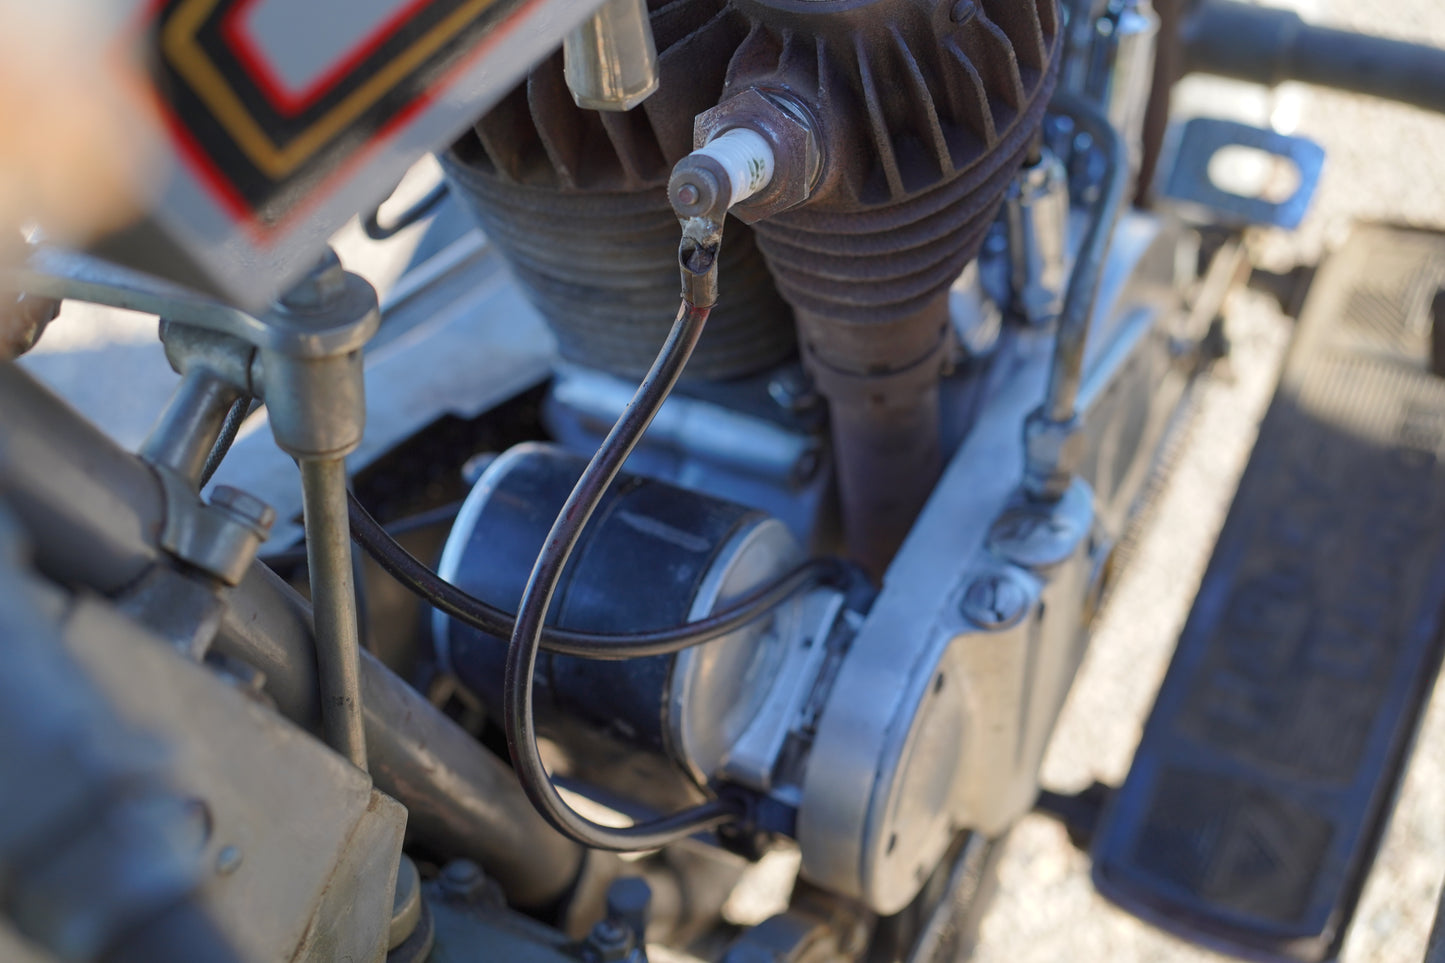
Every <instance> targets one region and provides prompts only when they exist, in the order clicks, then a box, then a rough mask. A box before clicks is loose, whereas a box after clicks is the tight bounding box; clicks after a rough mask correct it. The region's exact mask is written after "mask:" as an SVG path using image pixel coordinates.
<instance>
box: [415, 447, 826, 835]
mask: <svg viewBox="0 0 1445 963" xmlns="http://www.w3.org/2000/svg"><path fill="white" fill-rule="evenodd" d="M585 464H586V462H585V460H584V459H582V458H579V457H577V456H576V455H573V454H570V453H568V452H565V451H563V450H562V449H560V448H556V447H553V446H550V445H542V444H524V445H518V446H517V447H515V448H512V449H511V450H509V451H507V452H506V453H505V454H503V455H501V456H500V457H499V458H498V459H497V460H496V461H495V462H493V463H492V465H491V466H490V467H488V469H487V471H486V472H485V473H484V474H483V475H482V477H481V478H480V479H479V480H478V482H477V484H476V487H475V488H474V489H473V490H472V492H471V494H470V495H469V496H468V497H467V501H466V503H465V506H464V507H463V509H462V512H461V514H460V515H459V516H458V518H457V523H456V525H455V527H454V528H453V530H452V533H451V535H450V536H449V538H448V539H447V545H446V548H445V549H444V551H443V554H442V561H441V565H440V574H441V575H442V577H443V578H445V579H446V580H447V581H449V582H451V583H453V584H454V585H456V586H458V587H459V588H462V589H464V590H465V591H467V592H470V593H472V594H473V595H475V596H477V597H478V598H481V599H483V600H485V601H487V602H489V603H491V604H493V605H496V606H498V607H501V608H504V609H506V610H508V611H515V610H516V606H517V601H518V599H519V598H520V597H521V595H522V589H523V587H524V586H525V584H526V581H527V577H528V575H529V574H530V572H531V567H532V561H533V560H534V559H535V558H536V557H537V553H538V552H539V551H540V550H541V548H542V544H543V542H544V541H545V539H546V536H547V532H548V530H549V529H550V528H551V525H552V522H553V520H554V519H555V518H556V516H557V512H558V511H559V510H560V509H561V507H562V504H563V502H564V501H565V500H566V498H567V495H568V493H569V492H570V491H571V490H572V487H573V485H575V484H576V482H577V478H578V477H579V476H580V475H581V473H582V469H583V467H584V466H585ZM797 553H798V548H797V546H796V544H795V543H794V542H793V540H792V537H791V536H790V535H789V534H788V533H787V530H786V529H785V528H784V526H783V525H782V523H781V522H778V521H777V520H776V519H772V518H769V517H768V516H766V515H763V514H761V513H759V512H756V511H754V510H751V509H748V508H744V507H742V506H739V505H734V504H731V503H729V502H723V501H719V500H717V499H714V498H709V497H707V496H704V495H699V494H696V493H694V492H690V491H686V490H684V489H681V488H676V487H674V486H672V485H667V484H664V483H662V482H657V481H652V480H649V479H645V478H640V477H636V476H628V475H624V476H622V477H621V478H620V479H619V480H618V481H617V482H616V483H615V484H614V485H613V486H612V488H611V489H610V490H609V491H608V493H607V495H606V497H605V498H604V500H603V502H602V504H601V505H600V506H599V507H598V509H597V512H596V514H594V515H593V517H592V521H591V522H589V523H588V525H587V528H586V530H585V531H584V532H583V535H582V540H581V542H580V543H579V544H578V546H577V549H576V551H575V552H574V553H573V555H572V560H571V562H570V563H569V564H568V566H567V568H566V570H565V571H564V572H563V575H562V580H561V582H560V584H559V585H558V587H557V593H556V596H555V598H554V601H553V603H552V609H551V612H550V615H549V620H548V621H549V624H552V625H557V626H561V627H563V628H570V629H580V630H588V631H596V632H629V631H637V630H645V629H660V628H666V627H668V626H672V625H678V624H681V623H684V622H688V621H692V620H694V619H697V618H700V617H702V616H704V615H706V614H708V613H709V612H711V611H712V610H713V609H714V608H716V607H719V606H720V605H723V604H726V603H727V602H728V601H730V600H732V599H735V598H737V597H739V596H741V595H745V594H747V593H748V592H750V591H752V590H754V589H756V588H757V587H759V586H761V585H762V584H764V583H766V582H768V581H771V580H772V579H774V578H776V577H777V576H778V575H780V574H781V573H782V572H784V571H785V570H787V569H788V568H789V567H790V566H792V565H793V564H795V563H796V562H797ZM768 623H769V620H767V619H762V620H759V621H758V622H757V623H755V624H754V625H751V626H748V627H746V628H744V629H742V630H740V631H739V632H737V633H735V634H733V635H731V636H728V637H726V638H723V639H719V640H717V641H715V642H710V643H708V644H707V645H705V646H701V647H698V648H696V649H690V650H687V651H685V652H682V653H678V654H677V655H673V656H655V657H652V658H647V659H636V660H632V661H627V662H597V661H589V660H585V659H578V658H573V657H567V656H554V655H551V654H549V653H546V652H543V653H541V654H540V655H539V656H538V659H537V675H536V686H537V702H536V704H537V714H538V729H539V732H540V733H541V734H542V735H543V736H544V737H546V738H547V739H549V740H551V741H552V742H553V743H554V744H555V745H556V746H557V747H558V748H559V749H560V750H561V752H562V754H563V758H562V759H561V760H559V761H558V762H557V763H556V765H557V768H558V769H559V770H560V771H562V772H564V773H566V774H568V775H570V776H572V777H574V778H575V779H577V780H579V781H585V782H587V783H589V784H592V785H596V786H600V787H602V788H604V789H606V790H608V791H609V792H610V793H615V794H617V795H620V796H624V797H627V798H630V799H635V800H637V801H639V802H642V803H645V804H648V805H652V806H656V807H658V808H663V807H671V806H676V805H678V804H680V803H683V802H686V801H689V800H696V799H697V798H699V797H700V795H701V794H702V789H703V787H705V786H706V785H707V783H708V781H709V780H710V778H711V777H712V776H713V775H714V774H715V773H716V771H717V768H718V766H719V765H720V764H721V762H722V760H723V757H724V756H725V754H726V751H727V749H728V747H729V746H730V745H731V743H732V741H733V740H735V739H736V738H737V736H739V735H741V733H742V730H743V728H744V727H745V726H746V724H747V723H748V722H749V721H750V720H751V718H752V716H753V714H754V712H755V710H756V708H757V706H758V705H759V704H760V703H761V701H762V700H763V698H764V696H765V695H766V694H767V686H766V685H765V684H764V683H765V682H766V681H767V680H768V679H770V678H771V669H772V668H773V666H774V665H775V664H776V663H777V662H778V661H779V660H780V659H781V644H780V643H779V641H778V640H777V638H776V635H775V633H773V632H771V631H770V630H769V624H768ZM434 638H435V645H436V649H437V656H438V661H439V663H440V664H441V666H442V668H443V669H444V670H447V671H450V672H451V673H452V674H454V675H455V676H456V677H457V678H459V679H460V680H461V681H462V683H463V684H464V685H466V686H467V687H468V688H469V689H471V690H472V691H473V692H475V693H476V694H477V695H479V696H481V698H482V699H483V701H484V702H485V703H486V705H487V707H488V710H489V711H491V712H493V713H499V712H500V710H501V706H502V677H503V670H504V665H505V662H506V652H507V641H506V640H503V639H497V638H495V637H493V636H490V635H486V634H485V633H482V632H480V631H478V630H476V629H474V628H471V627H469V626H466V625H462V624H460V623H458V622H455V621H453V620H452V619H450V618H448V617H446V616H445V615H442V614H441V613H438V614H437V616H436V619H435V622H434Z"/></svg>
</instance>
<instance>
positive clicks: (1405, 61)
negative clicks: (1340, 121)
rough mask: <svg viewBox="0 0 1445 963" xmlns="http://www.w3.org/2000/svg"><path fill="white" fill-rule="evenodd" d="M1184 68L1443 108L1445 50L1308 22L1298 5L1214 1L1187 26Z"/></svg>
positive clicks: (1200, 8)
mask: <svg viewBox="0 0 1445 963" xmlns="http://www.w3.org/2000/svg"><path fill="white" fill-rule="evenodd" d="M1184 44H1185V67H1186V69H1187V70H1188V71H1189V72H1191V73H1204V74H1214V75H1216V76H1220V77H1233V78H1235V79H1237V80H1244V81H1248V82H1250V83H1256V84H1264V85H1266V86H1269V87H1273V86H1275V85H1277V84H1281V83H1284V82H1285V81H1287V80H1296V81H1301V82H1303V83H1307V84H1314V85H1316V86H1319V87H1332V88H1334V89H1336V90H1348V91H1352V92H1354V93H1357V94H1368V95H1370V96H1373V97H1380V98H1383V99H1385V100H1394V101H1399V102H1400V103H1402V104H1411V105H1413V106H1415V107H1420V108H1423V109H1425V110H1431V111H1435V112H1437V113H1445V50H1441V49H1440V48H1438V47H1432V46H1429V45H1427V44H1416V43H1406V42H1404V41H1400V40H1388V39H1386V38H1384V37H1372V36H1369V35H1367V34H1360V33H1354V32H1352V31H1348V30H1333V29H1330V28H1329V27H1317V26H1315V25H1313V24H1310V23H1306V22H1305V21H1304V20H1303V19H1302V18H1301V17H1300V15H1299V14H1297V13H1295V12H1294V11H1293V10H1276V9H1272V8H1270V7H1256V6H1252V5H1250V4H1244V3H1237V2H1234V0H1209V2H1206V3H1201V4H1199V6H1198V8H1197V10H1196V12H1195V13H1194V14H1193V15H1192V16H1191V17H1190V18H1189V19H1188V21H1187V22H1186V23H1185V25H1184Z"/></svg>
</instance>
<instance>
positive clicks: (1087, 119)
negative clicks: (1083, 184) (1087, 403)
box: [1043, 92, 1129, 424]
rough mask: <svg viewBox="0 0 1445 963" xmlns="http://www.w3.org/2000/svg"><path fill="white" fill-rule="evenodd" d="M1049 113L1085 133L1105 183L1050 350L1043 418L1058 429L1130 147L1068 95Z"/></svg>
mask: <svg viewBox="0 0 1445 963" xmlns="http://www.w3.org/2000/svg"><path fill="white" fill-rule="evenodd" d="M1051 107H1052V109H1053V110H1054V111H1056V112H1058V113H1061V114H1063V115H1064V116H1065V117H1068V118H1069V119H1070V120H1072V121H1073V122H1074V127H1075V129H1076V130H1077V131H1079V132H1081V133H1084V134H1088V135H1089V137H1090V138H1092V139H1093V141H1094V145H1095V146H1096V147H1097V148H1098V149H1099V151H1100V152H1101V153H1102V154H1103V157H1104V182H1103V184H1102V185H1101V187H1100V190H1099V197H1098V200H1097V201H1095V203H1094V210H1093V216H1092V217H1091V218H1090V219H1089V230H1088V232H1087V233H1086V234H1085V235H1084V243H1083V244H1082V245H1080V247H1079V256H1078V259H1077V260H1076V261H1075V262H1074V269H1073V272H1072V273H1071V274H1070V276H1069V290H1068V293H1067V294H1066V295H1065V296H1064V307H1063V310H1062V311H1061V312H1060V314H1059V335H1058V341H1057V344H1056V346H1055V348H1054V363H1053V367H1052V368H1051V369H1050V371H1049V390H1048V395H1047V397H1046V400H1045V402H1044V408H1043V410H1044V413H1045V415H1046V417H1047V418H1048V419H1049V420H1050V421H1053V422H1056V423H1059V424H1063V423H1065V422H1068V421H1069V420H1071V419H1072V418H1073V417H1074V409H1075V407H1076V405H1077V404H1078V400H1079V386H1080V385H1081V384H1082V383H1083V380H1084V351H1085V348H1086V347H1087V346H1088V340H1089V326H1090V323H1091V322H1092V321H1093V317H1094V307H1095V305H1096V304H1097V302H1098V300H1099V284H1100V282H1101V281H1102V280H1103V277H1104V264H1105V262H1106V261H1107V260H1108V257H1109V244H1110V242H1111V241H1112V240H1113V237H1114V225H1115V224H1117V223H1118V221H1119V215H1120V214H1122V213H1123V210H1124V202H1125V200H1126V199H1127V197H1128V192H1129V146H1128V144H1126V143H1125V141H1124V137H1123V135H1122V134H1120V133H1119V131H1118V130H1117V129H1115V127H1114V125H1113V124H1111V123H1110V122H1109V117H1108V115H1107V114H1105V113H1104V111H1103V109H1102V108H1100V107H1099V106H1097V105H1096V104H1094V103H1092V102H1091V101H1088V100H1085V99H1084V98H1082V97H1079V96H1077V95H1076V94H1073V93H1070V92H1060V93H1058V94H1055V95H1054V101H1053V104H1052V105H1051Z"/></svg>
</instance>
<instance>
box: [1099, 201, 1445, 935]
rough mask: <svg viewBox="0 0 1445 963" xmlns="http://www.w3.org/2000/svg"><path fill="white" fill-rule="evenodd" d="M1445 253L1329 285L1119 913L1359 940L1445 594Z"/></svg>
mask: <svg viewBox="0 0 1445 963" xmlns="http://www.w3.org/2000/svg"><path fill="white" fill-rule="evenodd" d="M1442 282H1445V239H1442V238H1441V237H1439V236H1436V235H1432V234H1425V233H1416V232H1407V231H1395V230H1391V229H1386V228H1370V229H1364V230H1361V231H1359V232H1357V233H1356V234H1355V235H1354V236H1353V237H1352V238H1351V241H1350V242H1349V243H1348V244H1347V245H1346V247H1345V248H1344V249H1343V250H1342V251H1341V252H1339V253H1338V254H1337V255H1335V256H1334V257H1333V258H1332V259H1331V260H1330V261H1329V262H1328V263H1327V264H1326V265H1325V267H1324V268H1323V269H1322V270H1321V273H1320V275H1319V277H1318V279H1317V281H1316V286H1315V289H1314V290H1313V291H1312V292H1311V295H1310V301H1309V303H1308V305H1307V306H1306V310H1305V312H1304V314H1303V317H1302V320H1301V322H1300V327H1299V330H1298V332H1297V335H1296V339H1295V343H1294V344H1293V346H1292V347H1291V349H1290V353H1289V356H1288V358H1287V360H1286V363H1285V368H1284V371H1283V373H1282V375H1281V381H1280V386H1279V389H1278V391H1277V393H1276V395H1275V398H1274V401H1273V402H1272V403H1271V405H1270V409H1269V411H1268V413H1267V414H1266V416H1265V419H1264V422H1263V424H1262V426H1261V429H1260V434H1259V439H1258V441H1257V442H1256V445H1255V449H1254V452H1253V454H1252V455H1251V458H1250V463H1249V466H1248V467H1247V468H1246V470H1245V473H1244V476H1243V478H1242V480H1241V483H1240V487H1239V491H1238V493H1237V494H1236V497H1235V501H1234V504H1233V506H1232V507H1231V509H1230V513H1229V517H1228V519H1227V520H1226V522H1225V526H1224V529H1223V531H1222V533H1221V535H1220V539H1219V542H1218V545H1217V546H1216V549H1215V553H1214V556H1213V559H1212V560H1211V562H1210V565H1209V568H1208V570H1207V572H1206V574H1205V576H1204V580H1203V582H1202V584H1201V588H1200V592H1199V595H1198V597H1197V598H1196V601H1195V605H1194V609H1193V611H1192V612H1191V614H1190V618H1189V621H1188V623H1187V624H1186V626H1185V629H1184V631H1183V633H1182V635H1181V637H1180V642H1179V647H1178V650H1177V651H1176V654H1175V657H1174V660H1173V662H1172V664H1171V666H1170V669H1169V672H1168V674H1167V675H1166V678H1165V681H1164V684H1163V686H1162V687H1161V689H1160V693H1159V696H1158V698H1157V701H1156V704H1155V708H1154V710H1153V712H1152V714H1151V716H1150V719H1149V721H1148V723H1147V724H1146V727H1145V732H1144V735H1143V738H1142V739H1141V742H1140V746H1139V749H1138V751H1137V752H1136V755H1135V760H1134V765H1133V767H1132V769H1131V771H1130V773H1129V777H1128V779H1127V780H1126V782H1125V785H1124V786H1123V788H1122V789H1121V791H1120V792H1119V793H1118V794H1116V797H1115V800H1114V802H1113V803H1112V805H1111V807H1110V809H1109V811H1108V812H1107V813H1106V815H1105V818H1104V822H1103V824H1102V825H1101V828H1100V832H1099V834H1098V836H1097V837H1096V845H1095V853H1094V856H1095V880H1096V883H1097V884H1098V885H1099V888H1100V889H1101V890H1102V891H1103V892H1104V893H1105V894H1106V895H1108V896H1110V897H1111V898H1113V899H1115V900H1116V901H1117V902H1119V903H1121V904H1122V905H1124V906H1125V907H1126V908H1128V909H1130V910H1132V911H1134V912H1136V913H1138V914H1139V915H1142V916H1145V917H1146V918H1150V919H1152V920H1154V921H1155V922H1158V923H1160V924H1161V925H1164V926H1166V927H1168V928H1171V929H1174V930H1176V931H1179V932H1181V933H1183V934H1184V935H1186V936H1187V937H1189V938H1191V939H1194V940H1195V941H1198V942H1204V943H1207V944H1212V945H1214V946H1216V947H1218V948H1221V949H1225V950H1229V951H1233V952H1236V953H1240V954H1244V955H1250V956H1255V957H1261V958H1270V959H1283V960H1321V959H1326V958H1328V957H1330V956H1331V955H1332V954H1333V953H1334V952H1335V951H1336V950H1337V948H1338V944H1339V941H1340V939H1341V938H1342V937H1343V933H1344V927H1345V925H1346V924H1347V922H1348V918H1349V915H1350V913H1351V912H1352V911H1353V908H1354V903H1355V901H1356V899H1357V898H1358V892H1359V888H1360V886H1361V884H1362V882H1363V878H1364V874H1365V871H1366V870H1367V868H1368V865H1369V862H1370V861H1371V859H1372V858H1373V851H1374V846H1375V843H1376V841H1377V838H1378V833H1379V832H1380V830H1381V828H1382V825H1383V820H1384V818H1385V814H1386V813H1387V812H1388V808H1389V801H1390V798H1391V796H1392V794H1393V792H1394V789H1395V786H1396V784H1397V780H1398V776H1399V773H1400V769H1401V767H1402V761H1403V759H1404V757H1405V754H1406V750H1407V747H1408V744H1409V741H1410V739H1411V737H1412V735H1413V731H1414V724H1415V721H1416V717H1417V715H1418V711H1419V708H1420V706H1421V705H1422V704H1423V701H1424V698H1425V696H1426V694H1427V693H1428V691H1429V687H1430V684H1431V682H1432V680H1433V677H1434V672H1435V670H1436V668H1437V667H1438V660H1439V652H1440V636H1441V625H1442V619H1441V616H1442V600H1445V467H1442V466H1445V381H1442V380H1441V379H1440V378H1438V377H1436V376H1434V375H1432V374H1430V372H1429V371H1428V368H1427V359H1428V357H1429V339H1430V329H1429V305H1430V303H1431V300H1432V299H1433V297H1434V293H1435V291H1436V290H1437V289H1438V287H1439V285H1440V284H1441V283H1442Z"/></svg>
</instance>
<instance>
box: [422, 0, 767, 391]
mask: <svg viewBox="0 0 1445 963" xmlns="http://www.w3.org/2000/svg"><path fill="white" fill-rule="evenodd" d="M650 8H651V10H652V32H653V37H654V39H655V41H656V44H657V48H658V73H659V76H660V82H659V86H658V90H657V92H656V93H654V94H653V95H652V96H650V97H649V98H647V100H645V101H644V102H643V103H642V104H641V105H640V106H638V107H635V108H634V109H632V110H629V111H625V112H603V111H595V110H585V109H582V108H580V107H578V106H577V105H576V104H575V103H574V102H573V98H572V94H571V93H570V92H569V90H568V88H567V84H566V78H565V76H564V70H563V58H562V55H561V53H560V52H559V53H558V54H557V55H555V56H554V57H552V58H551V59H550V60H548V61H546V62H545V63H543V64H542V65H541V66H539V67H537V68H536V69H535V70H533V71H532V73H531V74H530V75H529V76H528V78H527V80H526V82H525V83H523V84H522V85H521V86H519V87H517V88H516V89H514V90H513V91H512V92H511V93H510V94H508V95H507V97H506V98H505V99H503V101H502V102H501V103H500V104H498V105H497V106H496V107H495V108H494V109H493V110H492V111H491V112H489V113H488V114H487V115H486V116H484V117H483V118H481V120H480V121H478V122H477V124H476V125H475V127H474V129H473V130H472V131H471V132H470V133H468V134H467V135H466V136H464V137H463V138H462V139H461V140H460V141H459V142H458V143H457V144H456V145H454V147H453V149H452V151H451V152H450V153H449V154H448V155H447V156H446V157H444V158H443V163H444V166H445V167H446V169H447V172H448V175H449V176H450V177H451V179H452V182H453V183H454V184H455V185H457V186H458V187H460V189H461V190H460V195H461V196H462V198H463V199H464V200H465V202H466V203H467V204H468V206H469V207H470V208H471V209H472V211H473V212H474V214H475V215H476V216H477V217H478V219H479V220H480V221H481V223H482V225H483V227H484V229H485V230H486V231H487V233H488V235H489V236H490V237H491V238H492V240H493V242H494V243H496V244H497V246H498V247H499V248H500V249H501V251H502V252H503V254H504V255H505V256H506V258H507V260H508V262H509V263H510V264H511V266H512V268H513V271H514V273H515V274H516V275H517V278H518V280H519V281H520V282H521V283H522V285H523V287H524V289H525V290H526V292H527V294H528V296H529V298H530V299H531V301H532V302H533V303H534V304H535V305H536V306H537V308H538V310H539V311H540V312H541V313H542V315H543V317H544V318H545V319H546V320H547V322H548V324H549V326H550V327H551V328H552V330H553V332H554V333H555V334H556V336H557V339H558V346H559V350H560V351H561V354H562V356H563V357H564V358H566V359H567V360H569V361H573V362H576V363H578V364H584V365H587V366H589V367H596V368H601V369H603V370H606V371H609V372H612V373H614V374H619V375H625V376H639V375H641V374H643V373H644V372H645V371H646V370H647V368H648V366H649V365H650V364H651V362H652V358H653V356H654V355H655V354H656V353H657V346H658V345H659V344H661V343H662V340H663V339H664V338H665V337H666V334H667V330H668V327H669V325H670V324H671V322H672V317H673V315H674V314H675V313H676V309H677V242H678V227H677V220H676V218H675V216H674V215H673V213H672V208H671V206H670V205H669V204H668V201H667V178H668V175H669V173H670V172H671V170H672V166H673V165H674V164H676V163H677V161H678V160H679V159H681V158H682V157H684V156H685V155H686V154H687V153H688V152H689V151H690V150H692V146H693V145H692V122H693V118H694V117H695V116H696V115H697V114H699V113H701V112H702V111H704V110H707V109H708V108H709V107H712V106H714V105H715V104H716V103H717V101H718V97H719V96H720V95H721V93H722V88H723V81H724V77H725V73H726V68H727V59H728V57H729V56H730V54H731V52H732V51H733V49H734V48H735V47H736V46H737V44H738V42H739V41H740V40H741V39H742V38H743V37H744V36H745V24H743V23H741V22H740V21H739V20H738V19H737V18H736V17H735V16H734V15H733V14H731V12H730V11H729V10H728V9H727V6H726V4H725V3H724V2H722V0H665V2H659V0H652V2H651V3H650ZM726 237H727V241H726V243H725V244H724V246H723V251H722V264H721V266H720V272H721V274H722V276H723V277H724V278H726V281H725V284H726V290H725V293H724V297H723V300H722V302H721V303H720V304H719V305H718V306H717V307H716V309H715V310H714V311H713V314H712V316H711V318H710V319H709V321H708V329H707V331H706V333H705V334H704V335H703V338H702V341H701V342H700V343H699V345H698V348H697V350H696V352H695V353H694V355H693V358H692V361H691V362H690V363H689V365H688V369H687V373H686V375H685V377H686V378H688V379H692V380H698V379H706V380H720V379H728V378H736V377H741V376H744V375H747V374H751V373H753V372H756V371H760V370H763V369H766V368H768V367H770V366H772V365H774V364H776V363H777V362H779V361H781V360H783V359H784V358H786V357H788V356H789V355H790V354H792V353H793V350H794V344H795V340H794V333H793V325H792V323H791V315H790V312H789V310H788V306H787V304H786V303H785V302H784V301H783V300H782V298H781V297H779V295H778V291H777V287H776V286H775V285H774V284H773V282H772V279H771V277H770V275H769V273H768V270H767V268H766V267H765V266H764V264H763V261H762V258H761V256H760V255H759V253H758V251H757V247H756V244H755V243H754V240H753V237H752V232H751V230H749V229H748V228H747V227H746V226H745V225H743V224H741V223H737V222H729V224H728V225H727V228H726Z"/></svg>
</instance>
